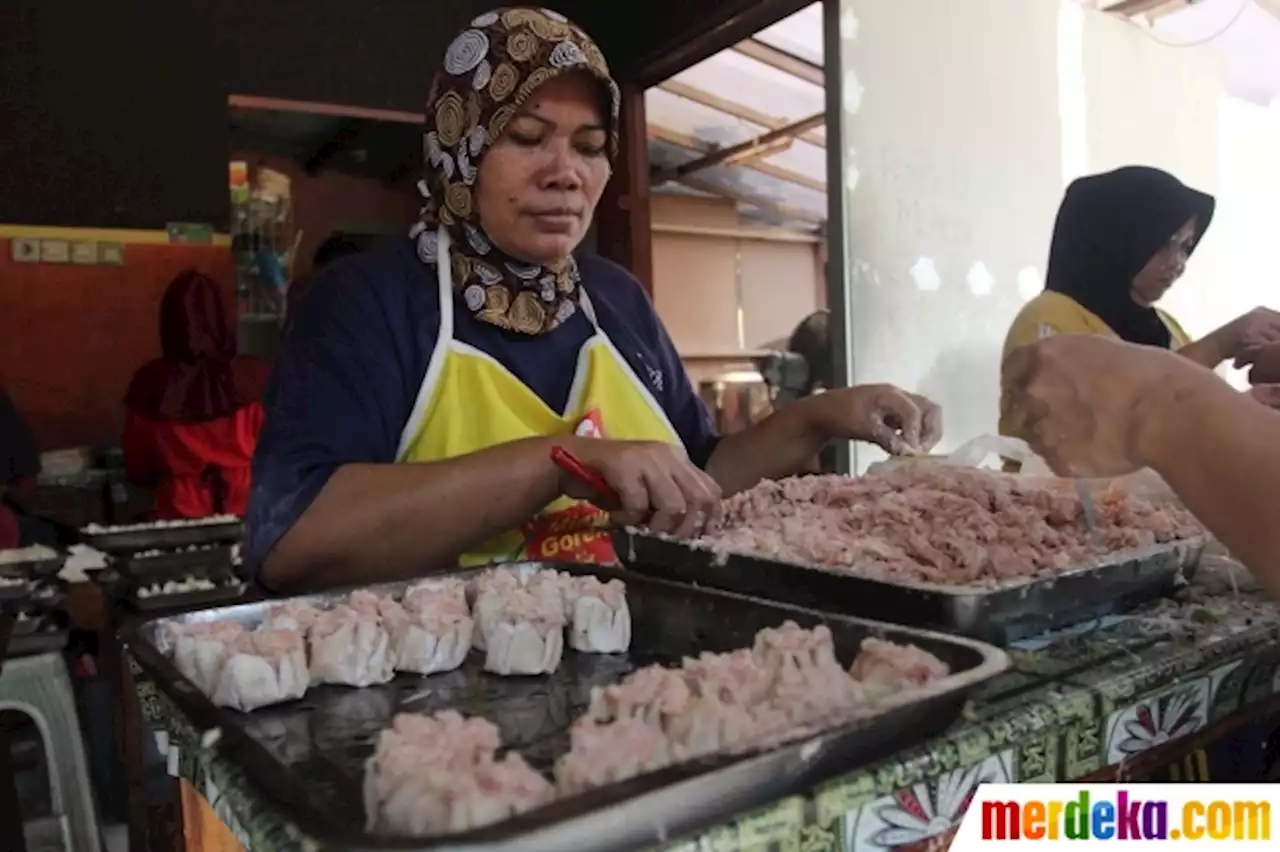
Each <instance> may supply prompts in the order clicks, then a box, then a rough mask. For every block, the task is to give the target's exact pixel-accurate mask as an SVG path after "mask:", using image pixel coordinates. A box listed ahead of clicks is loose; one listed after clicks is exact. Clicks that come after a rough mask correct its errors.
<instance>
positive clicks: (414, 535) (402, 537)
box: [262, 438, 563, 591]
mask: <svg viewBox="0 0 1280 852" xmlns="http://www.w3.org/2000/svg"><path fill="white" fill-rule="evenodd" d="M560 440H563V439H560ZM550 449H551V439H542V438H535V439H529V440H524V441H515V442H512V443H509V444H503V445H501V446H497V447H493V448H492V449H488V450H484V451H481V452H478V453H471V454H469V455H465V456H460V457H458V458H454V459H449V460H446V461H439V462H427V463H421V464H348V465H344V466H343V467H341V468H339V469H338V470H337V471H336V472H335V473H334V474H333V476H332V477H330V479H329V481H328V483H326V484H325V486H324V488H323V489H322V490H321V492H320V494H319V496H317V497H316V499H315V502H313V503H312V504H311V506H310V507H308V508H307V510H306V511H305V512H304V513H303V514H302V517H301V518H299V519H298V521H297V523H295V524H294V525H293V527H292V528H291V529H290V530H289V531H288V532H287V533H286V534H285V535H284V536H283V537H282V538H281V539H280V541H279V542H278V543H277V544H276V546H275V547H274V548H273V549H272V551H271V552H270V553H269V554H268V556H267V558H266V560H265V561H264V563H263V566H262V581H263V583H264V584H265V585H266V586H267V587H268V588H271V589H273V590H276V591H297V590H306V589H316V588H325V587H332V586H343V585H354V584H358V583H377V582H393V581H396V580H403V579H408V578H411V577H415V576H419V575H421V574H423V573H425V572H429V571H432V570H439V569H442V568H446V567H449V566H451V565H453V564H454V563H455V562H456V561H457V559H458V556H459V554H462V553H465V552H466V551H467V550H468V549H470V548H472V547H475V546H476V545H478V544H481V543H483V542H484V541H486V540H487V539H489V538H491V537H492V536H494V535H497V534H499V533H502V532H506V531H507V530H510V529H513V528H516V527H519V526H520V525H521V524H522V523H524V522H525V521H527V520H528V519H529V518H531V517H533V516H534V515H536V514H537V513H538V511H539V510H541V509H542V508H543V507H544V506H546V505H547V504H548V503H550V502H551V501H552V500H554V499H555V498H556V497H557V496H558V495H559V492H560V476H559V472H558V469H557V468H556V467H555V466H554V465H553V464H552V462H551V461H550Z"/></svg>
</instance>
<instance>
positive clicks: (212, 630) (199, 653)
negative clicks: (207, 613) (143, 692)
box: [169, 621, 245, 695]
mask: <svg viewBox="0 0 1280 852" xmlns="http://www.w3.org/2000/svg"><path fill="white" fill-rule="evenodd" d="M244 632H245V631H244V625H242V624H240V623H239V622H236V621H204V622H197V623H194V624H181V625H174V626H173V627H171V628H170V635H169V640H170V642H171V643H172V646H173V664H174V666H176V667H177V669H178V671H179V672H181V673H182V674H183V676H184V677H186V678H187V679H188V680H190V681H191V682H192V683H194V684H195V685H196V686H197V687H198V688H199V689H200V691H201V692H203V693H204V694H205V695H212V694H213V691H214V689H215V688H216V687H217V685H218V678H219V676H220V675H221V674H222V666H223V665H224V664H225V663H226V661H227V656H228V654H229V653H230V651H231V643H232V642H234V641H235V640H236V638H237V637H238V636H240V635H241V634H242V633H244Z"/></svg>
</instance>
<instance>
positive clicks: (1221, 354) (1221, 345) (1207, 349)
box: [1178, 325, 1232, 370]
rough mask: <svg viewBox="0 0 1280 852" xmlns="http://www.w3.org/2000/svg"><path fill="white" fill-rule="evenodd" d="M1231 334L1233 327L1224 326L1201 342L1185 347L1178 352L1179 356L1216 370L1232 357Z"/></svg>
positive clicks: (1201, 339) (1203, 338)
mask: <svg viewBox="0 0 1280 852" xmlns="http://www.w3.org/2000/svg"><path fill="white" fill-rule="evenodd" d="M1231 333H1232V331H1231V327H1230V326H1226V325H1224V326H1223V327H1222V328H1220V329H1218V330H1217V331H1213V332H1210V333H1209V334H1207V335H1205V336H1204V337H1202V338H1200V339H1199V340H1197V341H1194V342H1193V343H1188V344H1187V345H1186V346H1183V347H1182V348H1181V349H1179V350H1178V354H1179V355H1181V356H1182V357H1183V358H1186V359H1188V360H1190V361H1193V362H1195V363H1197V364H1199V365H1200V366H1201V367H1208V368H1209V369H1210V370H1216V369H1217V368H1218V365H1219V364H1221V363H1222V362H1223V361H1225V360H1227V359H1228V358H1230V357H1231V354H1232V353H1231V349H1232V347H1231V345H1230V340H1229V337H1230V336H1231Z"/></svg>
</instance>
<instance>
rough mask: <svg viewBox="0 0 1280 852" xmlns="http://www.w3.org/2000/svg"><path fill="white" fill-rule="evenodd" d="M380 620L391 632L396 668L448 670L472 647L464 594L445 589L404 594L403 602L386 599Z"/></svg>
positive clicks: (471, 623) (471, 624)
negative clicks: (451, 592) (381, 619)
mask: <svg viewBox="0 0 1280 852" xmlns="http://www.w3.org/2000/svg"><path fill="white" fill-rule="evenodd" d="M383 620H384V622H385V623H386V625H387V628H388V630H389V631H390V633H391V651H392V655H393V656H394V657H395V660H396V663H395V665H396V669H397V670H398V671H402V672H415V673H417V674H424V675H427V674H435V673H437V672H451V671H453V670H454V669H456V668H458V667H459V666H461V665H462V663H463V661H464V660H466V658H467V652H468V651H470V650H471V634H472V631H473V630H474V629H475V622H474V621H472V620H471V614H470V613H469V612H467V604H466V597H465V596H463V597H461V598H460V597H458V596H456V595H453V594H449V593H445V592H435V593H423V592H420V591H419V592H416V593H414V594H412V595H406V597H405V605H404V606H401V605H399V604H397V603H395V602H394V601H388V602H386V604H384V606H383Z"/></svg>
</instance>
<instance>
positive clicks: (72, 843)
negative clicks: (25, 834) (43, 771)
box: [0, 653, 102, 852]
mask: <svg viewBox="0 0 1280 852" xmlns="http://www.w3.org/2000/svg"><path fill="white" fill-rule="evenodd" d="M4 710H15V711H17V712H19V713H25V714H26V715H27V716H29V717H30V718H31V720H32V722H34V723H35V726H36V729H37V730H38V731H39V732H40V737H41V739H43V740H44V753H45V760H46V761H47V762H48V774H49V797H50V799H51V805H52V806H53V818H54V819H55V820H57V821H58V822H60V823H61V825H62V826H63V827H64V828H63V831H62V832H61V833H62V834H63V835H64V837H66V838H67V840H68V841H69V843H68V844H66V848H67V849H68V850H74V852H101V850H102V844H101V837H100V835H99V833H98V815H97V811H96V810H95V808H94V801H93V786H92V784H91V783H90V781H89V769H88V761H87V760H86V758H85V752H84V741H83V739H82V737H81V735H80V725H79V720H78V719H77V717H76V702H75V694H74V693H73V692H72V690H71V677H70V675H69V674H68V673H67V666H66V663H64V662H63V660H62V655H61V654H58V653H51V654H39V655H36V656H32V657H18V658H16V659H8V660H5V661H4V668H3V669H2V670H0V711H4ZM42 845H43V844H42Z"/></svg>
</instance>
